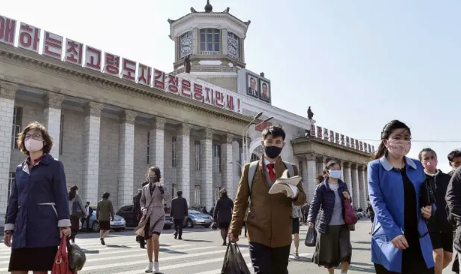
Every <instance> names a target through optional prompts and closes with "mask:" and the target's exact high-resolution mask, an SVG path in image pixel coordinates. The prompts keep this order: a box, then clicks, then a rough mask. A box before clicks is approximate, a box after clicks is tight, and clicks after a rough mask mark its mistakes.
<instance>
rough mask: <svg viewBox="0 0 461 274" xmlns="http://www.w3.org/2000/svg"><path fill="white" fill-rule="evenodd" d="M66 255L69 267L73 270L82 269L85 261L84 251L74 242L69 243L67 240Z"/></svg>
mask: <svg viewBox="0 0 461 274" xmlns="http://www.w3.org/2000/svg"><path fill="white" fill-rule="evenodd" d="M67 257H68V260H69V269H70V270H72V271H74V272H75V273H76V271H80V270H82V268H83V266H84V265H85V263H86V255H85V252H83V250H82V249H81V248H80V247H79V246H78V245H76V244H71V243H70V242H69V241H67Z"/></svg>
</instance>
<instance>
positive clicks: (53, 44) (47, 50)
mask: <svg viewBox="0 0 461 274" xmlns="http://www.w3.org/2000/svg"><path fill="white" fill-rule="evenodd" d="M62 41H63V38H62V36H59V35H56V34H54V33H51V32H48V31H45V37H44V39H43V55H45V56H49V57H52V58H56V59H59V60H61V59H62Z"/></svg>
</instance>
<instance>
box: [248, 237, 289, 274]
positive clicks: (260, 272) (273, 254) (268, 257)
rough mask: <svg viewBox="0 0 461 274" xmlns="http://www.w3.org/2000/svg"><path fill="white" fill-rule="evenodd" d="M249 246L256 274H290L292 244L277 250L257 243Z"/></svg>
mask: <svg viewBox="0 0 461 274" xmlns="http://www.w3.org/2000/svg"><path fill="white" fill-rule="evenodd" d="M249 244H250V257H251V262H252V264H253V267H254V269H255V274H288V258H289V256H290V247H291V244H289V245H287V246H282V247H276V248H270V247H268V246H265V245H262V244H260V243H255V242H250V243H249Z"/></svg>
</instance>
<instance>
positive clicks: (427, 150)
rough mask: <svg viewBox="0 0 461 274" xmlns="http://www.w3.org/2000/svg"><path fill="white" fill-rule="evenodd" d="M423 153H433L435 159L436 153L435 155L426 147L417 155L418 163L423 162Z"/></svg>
mask: <svg viewBox="0 0 461 274" xmlns="http://www.w3.org/2000/svg"><path fill="white" fill-rule="evenodd" d="M423 152H432V153H434V155H435V157H437V153H435V151H434V150H433V149H432V148H429V147H426V148H423V150H421V152H420V153H419V154H418V158H419V160H420V161H422V160H423Z"/></svg>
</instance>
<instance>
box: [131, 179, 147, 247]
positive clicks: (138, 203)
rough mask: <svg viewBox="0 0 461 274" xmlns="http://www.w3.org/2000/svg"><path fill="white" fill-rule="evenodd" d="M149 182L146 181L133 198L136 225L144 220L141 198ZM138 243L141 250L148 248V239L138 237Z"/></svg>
mask: <svg viewBox="0 0 461 274" xmlns="http://www.w3.org/2000/svg"><path fill="white" fill-rule="evenodd" d="M148 183H149V182H147V181H144V182H142V183H141V188H140V189H138V191H137V193H136V195H134V197H133V220H135V222H136V223H139V222H140V221H141V218H142V210H141V196H142V188H143V187H144V186H146V185H147V184H148ZM136 242H138V243H139V247H140V248H145V247H146V239H144V237H141V236H136Z"/></svg>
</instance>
